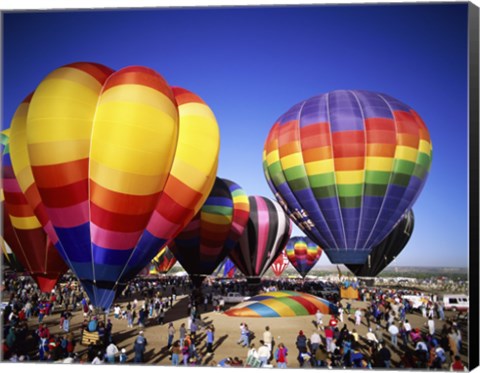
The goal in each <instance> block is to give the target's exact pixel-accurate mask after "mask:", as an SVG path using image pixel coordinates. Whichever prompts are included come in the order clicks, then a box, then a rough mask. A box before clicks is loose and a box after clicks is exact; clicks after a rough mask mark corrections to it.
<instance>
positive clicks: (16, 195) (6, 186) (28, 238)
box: [1, 111, 68, 293]
mask: <svg viewBox="0 0 480 373" xmlns="http://www.w3.org/2000/svg"><path fill="white" fill-rule="evenodd" d="M17 114H18V111H17ZM17 114H16V115H17ZM9 145H10V143H9V138H8V131H4V132H2V148H3V149H2V167H1V168H2V185H3V192H2V194H3V197H4V198H5V201H4V206H3V207H4V211H3V214H4V218H3V224H2V234H3V237H4V239H5V240H6V243H7V244H8V246H9V247H10V248H11V250H12V251H13V253H14V254H15V258H17V259H18V260H19V261H20V263H21V264H22V266H23V267H24V268H25V270H26V271H27V273H28V274H29V275H30V276H31V277H32V278H33V279H34V281H35V282H36V283H37V285H38V287H39V289H40V290H41V291H42V292H44V293H48V292H50V291H51V290H52V289H53V288H54V286H55V285H56V283H57V281H58V279H59V278H60V276H62V275H63V274H64V273H65V272H67V270H68V267H67V266H66V264H65V263H64V261H63V259H62V258H61V257H60V255H59V254H58V252H57V250H56V249H55V247H54V246H53V244H52V242H51V240H50V239H49V237H48V236H47V234H46V233H45V231H44V230H43V228H42V225H41V224H40V222H39V221H38V219H37V218H36V216H35V214H34V211H33V209H32V208H31V207H30V205H29V204H28V202H27V200H26V198H25V195H24V194H23V193H22V190H21V189H20V186H19V183H18V181H17V179H16V177H15V174H14V172H13V168H12V163H11V154H10V146H9Z"/></svg>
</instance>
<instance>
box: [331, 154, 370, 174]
mask: <svg viewBox="0 0 480 373" xmlns="http://www.w3.org/2000/svg"><path fill="white" fill-rule="evenodd" d="M334 162H335V171H350V170H363V169H364V168H365V158H364V157H345V158H335V159H334Z"/></svg>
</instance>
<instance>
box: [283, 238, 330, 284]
mask: <svg viewBox="0 0 480 373" xmlns="http://www.w3.org/2000/svg"><path fill="white" fill-rule="evenodd" d="M285 252H286V253H287V257H288V260H289V261H290V263H292V265H293V266H294V267H295V269H296V270H297V271H298V273H300V275H301V276H302V277H305V276H306V275H307V273H308V272H310V270H311V269H312V268H313V266H314V265H315V264H316V263H317V262H318V259H320V256H321V255H322V249H321V248H320V246H318V245H317V244H316V243H315V242H313V241H312V240H311V239H310V238H308V237H292V238H290V240H289V241H288V243H287V247H286V248H285Z"/></svg>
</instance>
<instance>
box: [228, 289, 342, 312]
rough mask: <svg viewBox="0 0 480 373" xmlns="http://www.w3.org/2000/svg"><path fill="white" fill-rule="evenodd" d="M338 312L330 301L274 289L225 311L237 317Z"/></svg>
mask: <svg viewBox="0 0 480 373" xmlns="http://www.w3.org/2000/svg"><path fill="white" fill-rule="evenodd" d="M317 310H320V312H321V313H322V314H336V312H337V307H336V306H335V305H334V304H333V303H330V302H329V301H327V300H325V299H322V298H319V297H315V296H313V295H310V294H306V293H299V292H296V291H273V292H270V293H264V294H261V295H257V296H255V297H252V298H250V299H249V300H248V302H244V303H241V304H240V305H239V306H237V307H234V308H231V309H229V310H228V311H226V312H225V314H226V315H228V316H235V317H293V316H307V315H314V314H315V313H316V312H317Z"/></svg>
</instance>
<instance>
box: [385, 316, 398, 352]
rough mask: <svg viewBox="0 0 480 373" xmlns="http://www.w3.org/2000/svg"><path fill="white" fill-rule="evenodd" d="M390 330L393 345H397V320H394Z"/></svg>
mask: <svg viewBox="0 0 480 373" xmlns="http://www.w3.org/2000/svg"><path fill="white" fill-rule="evenodd" d="M388 332H389V333H390V338H391V342H392V345H393V346H395V347H397V336H398V332H399V330H398V327H397V326H396V325H395V322H392V325H390V327H389V328H388Z"/></svg>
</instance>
